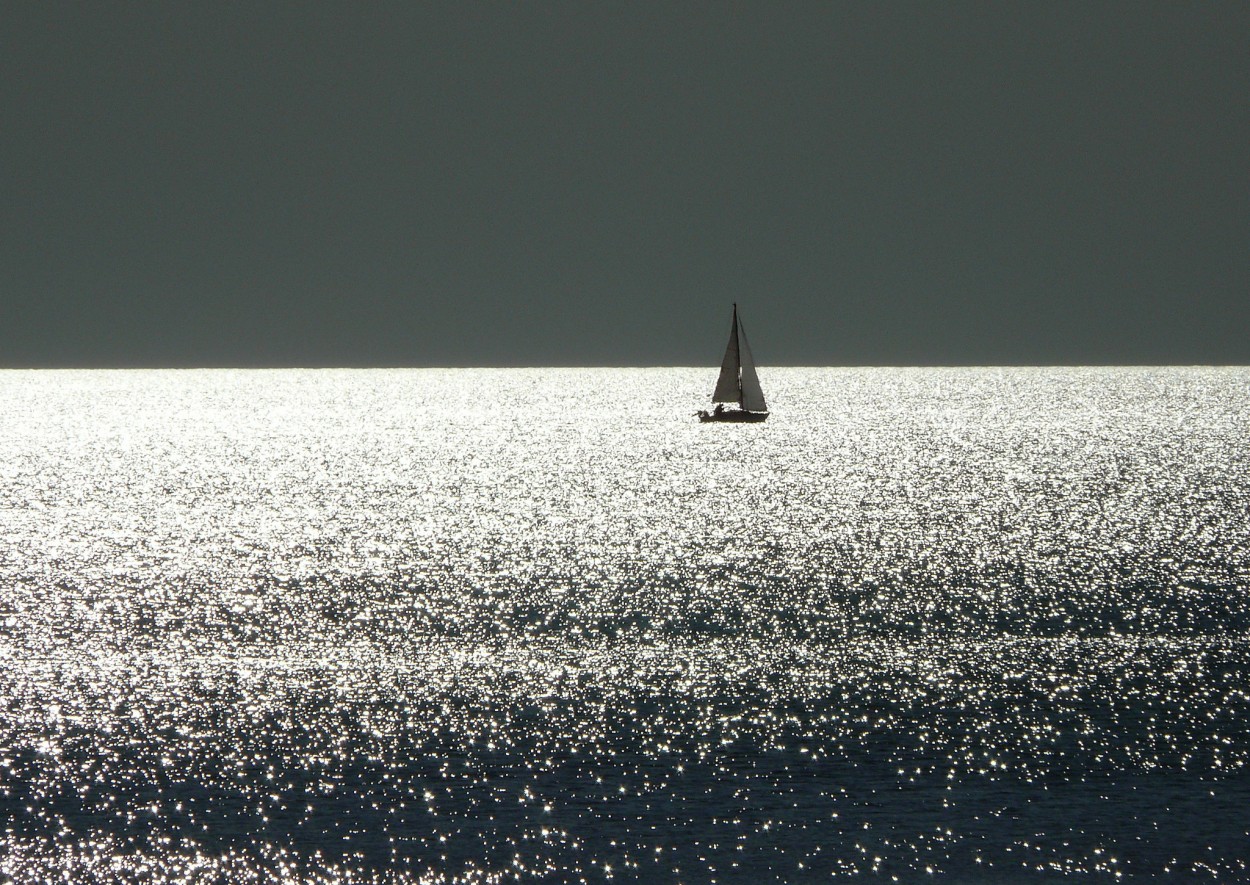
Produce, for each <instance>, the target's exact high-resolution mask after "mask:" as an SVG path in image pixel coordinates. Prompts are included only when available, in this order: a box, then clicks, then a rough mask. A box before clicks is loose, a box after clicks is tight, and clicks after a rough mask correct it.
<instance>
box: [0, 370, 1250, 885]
mask: <svg viewBox="0 0 1250 885" xmlns="http://www.w3.org/2000/svg"><path fill="white" fill-rule="evenodd" d="M760 374H761V379H762V381H763V385H764V390H765V393H766V394H767V395H768V397H769V401H770V406H771V407H772V409H773V414H772V416H771V418H770V419H769V421H768V422H767V423H766V424H761V425H746V424H731V425H725V424H699V423H698V422H696V421H695V420H694V418H693V417H692V413H693V412H694V411H695V410H696V409H698V408H704V407H706V406H707V397H708V394H709V392H710V389H711V385H712V383H713V380H714V376H715V369H714V368H713V369H549V370H539V369H534V370H386V371H382V370H377V371H372V370H371V371H347V370H344V371H169V372H164V371H160V372H145V371H134V372H49V371H41V372H0V529H2V531H0V880H3V877H4V876H7V877H9V878H11V879H13V880H14V881H17V882H39V881H44V880H47V879H52V878H58V879H59V878H68V879H69V880H71V881H133V880H143V881H155V882H166V881H169V882H175V881H177V882H182V881H190V882H200V881H203V882H210V881H222V880H242V881H260V882H268V881H305V880H309V881H317V882H326V881H386V882H389V881H396V882H407V881H414V882H416V881H429V882H450V881H465V882H498V881H505V880H507V881H512V880H515V879H518V878H519V879H522V880H526V879H532V878H547V879H549V880H550V881H555V882H576V881H588V882H599V881H604V880H607V879H616V880H626V881H628V880H642V881H649V882H692V883H694V882H713V881H715V882H750V883H753V885H754V883H758V882H770V881H782V882H793V881H816V880H828V879H830V878H831V876H832V877H833V878H837V877H842V876H852V875H856V874H860V875H869V876H871V875H872V874H876V875H877V876H879V877H880V878H881V879H882V880H884V881H890V880H891V879H894V878H896V879H898V880H899V881H915V880H916V879H918V878H926V879H927V878H929V876H928V875H926V874H931V875H932V877H933V878H935V879H945V880H950V881H958V882H1013V881H1020V880H1029V879H1049V878H1058V877H1062V876H1063V875H1065V874H1085V873H1091V874H1098V873H1102V874H1106V875H1107V876H1108V877H1111V876H1114V877H1120V878H1125V879H1133V878H1155V877H1166V876H1168V875H1169V874H1170V875H1171V876H1173V877H1175V878H1176V879H1177V880H1178V881H1192V880H1194V879H1196V878H1208V879H1215V880H1221V881H1228V880H1234V879H1245V878H1248V877H1250V871H1248V870H1247V864H1248V863H1250V814H1248V813H1247V811H1246V809H1247V807H1248V806H1250V771H1248V770H1247V759H1248V757H1250V632H1248V631H1250V370H1247V369H1241V368H1230V369H1190V368H1165V369H1147V368H1142V369H1134V368H1130V369H1101V368H1090V369H995V368H987V369H859V370H841V369H769V368H764V369H762V370H761V373H760ZM1099 878H1101V876H1100V877H1099Z"/></svg>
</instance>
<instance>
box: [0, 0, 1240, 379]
mask: <svg viewBox="0 0 1250 885" xmlns="http://www.w3.org/2000/svg"><path fill="white" fill-rule="evenodd" d="M0 176H3V179H2V180H3V191H2V193H0V365H7V366H24V365H76V366H77V365H89V366H95V365H99V366H112V365H416V366H421V365H567V364H592V365H651V364H666V365H667V364H696V365H701V364H708V365H711V364H714V363H715V362H717V361H718V359H719V357H720V350H721V348H722V347H723V339H724V336H725V333H726V329H727V326H728V321H729V305H730V302H732V301H735V300H736V301H738V302H740V303H741V304H742V309H743V314H744V317H745V319H746V322H747V328H748V331H749V332H750V335H751V341H752V344H753V346H754V349H755V351H756V355H757V357H758V359H759V361H760V362H761V363H762V364H764V365H769V364H773V365H778V364H818V365H825V364H830V365H857V364H868V365H892V364H903V365H912V364H984V363H1008V364H1010V363H1016V364H1019V363H1025V364H1036V363H1042V364H1049V363H1250V297H1248V296H1250V4H1247V3H1244V2H1230V3H1206V2H1203V3H1187V2H1162V3H1159V2H1144V0H1143V2H1130V3H1122V4H1121V3H1099V2H1070V3H1058V2H1038V3H1030V4H1018V3H1009V2H990V3H949V2H933V3H892V2H860V0H857V2H853V3H835V2H830V3H817V4H803V3H777V2H763V3H758V4H730V3H706V4H689V3H672V2H663V3H646V2H643V3H621V4H595V3H587V2H581V0H579V2H572V3H524V4H515V3H502V2H501V3H490V4H475V3H464V2H456V3H448V4H436V3H425V2H422V3H413V2H407V0H405V2H402V3H394V4H383V3H348V2H344V3H334V4H331V3H325V2H318V0H301V2H263V3H256V2H239V3H231V2H217V0H215V2H211V3H196V4H182V3H125V4H123V3H66V4H56V3H33V2H32V3H10V4H5V5H4V7H3V11H2V15H0Z"/></svg>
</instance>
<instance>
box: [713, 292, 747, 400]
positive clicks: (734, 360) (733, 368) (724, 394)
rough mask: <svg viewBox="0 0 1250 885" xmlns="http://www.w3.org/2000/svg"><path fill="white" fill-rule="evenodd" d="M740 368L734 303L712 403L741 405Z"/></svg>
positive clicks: (740, 358)
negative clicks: (731, 320) (727, 338)
mask: <svg viewBox="0 0 1250 885" xmlns="http://www.w3.org/2000/svg"><path fill="white" fill-rule="evenodd" d="M741 368H742V357H741V352H740V349H739V346H738V305H737V304H736V303H735V304H734V316H733V324H732V325H731V326H730V327H729V343H728V344H726V345H725V357H724V359H722V360H721V364H720V377H718V378H717V379H716V389H715V390H714V391H713V392H712V402H714V403H739V404H741V403H742V382H741V381H740V380H739V378H738V375H739V370H740V369H741Z"/></svg>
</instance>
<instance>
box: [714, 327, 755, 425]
mask: <svg viewBox="0 0 1250 885" xmlns="http://www.w3.org/2000/svg"><path fill="white" fill-rule="evenodd" d="M712 402H714V403H737V404H738V405H740V406H741V407H742V408H744V409H746V410H747V411H749V412H767V411H768V404H767V403H765V402H764V391H763V390H761V389H760V379H759V376H758V375H757V374H755V360H754V359H752V358H751V347H750V345H748V344H747V336H746V333H745V332H743V331H742V324H741V323H740V322H738V305H736V304H735V305H734V318H733V325H732V326H731V327H730V329H729V343H728V344H727V345H726V346H725V358H724V359H723V360H721V364H720V377H719V378H717V379H716V390H715V391H713V392H712Z"/></svg>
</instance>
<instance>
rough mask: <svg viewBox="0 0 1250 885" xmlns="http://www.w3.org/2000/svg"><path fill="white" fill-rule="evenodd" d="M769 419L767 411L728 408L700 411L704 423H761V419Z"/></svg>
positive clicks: (701, 420)
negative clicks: (717, 410)
mask: <svg viewBox="0 0 1250 885" xmlns="http://www.w3.org/2000/svg"><path fill="white" fill-rule="evenodd" d="M767 420H768V413H767V412H748V411H746V410H745V409H726V410H725V411H723V412H700V413H699V421H700V422H701V423H703V424H708V423H715V424H720V423H730V424H759V423H760V422H761V421H767Z"/></svg>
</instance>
